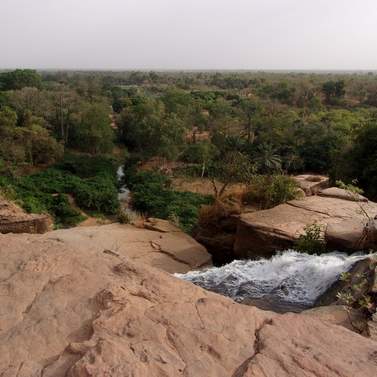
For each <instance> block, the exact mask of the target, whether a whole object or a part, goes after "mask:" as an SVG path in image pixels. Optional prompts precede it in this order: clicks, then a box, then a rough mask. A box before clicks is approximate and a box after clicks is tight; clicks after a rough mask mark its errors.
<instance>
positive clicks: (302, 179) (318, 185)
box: [293, 174, 330, 196]
mask: <svg viewBox="0 0 377 377" xmlns="http://www.w3.org/2000/svg"><path fill="white" fill-rule="evenodd" d="M293 179H294V180H295V181H296V182H297V184H298V185H299V187H300V188H301V189H302V190H303V191H304V192H305V194H306V195H308V196H310V195H316V194H317V193H318V192H319V191H321V190H323V189H326V188H328V187H329V184H330V181H329V178H328V177H325V176H322V175H310V174H303V175H298V176H295V177H293Z"/></svg>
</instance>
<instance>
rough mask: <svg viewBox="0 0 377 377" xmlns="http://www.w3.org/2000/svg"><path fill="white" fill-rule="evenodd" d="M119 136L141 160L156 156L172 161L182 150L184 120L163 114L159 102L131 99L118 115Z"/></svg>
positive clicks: (160, 102)
mask: <svg viewBox="0 0 377 377" xmlns="http://www.w3.org/2000/svg"><path fill="white" fill-rule="evenodd" d="M119 133H120V138H121V140H122V141H123V142H124V143H125V145H126V146H127V148H129V150H131V151H134V152H138V153H141V154H143V156H144V157H151V156H156V155H158V156H160V157H166V158H169V159H175V158H177V157H178V155H179V153H180V152H181V150H182V149H183V145H184V134H185V127H184V121H183V120H182V119H181V118H180V117H179V116H178V115H177V114H176V113H174V112H172V113H170V112H167V111H166V108H165V106H164V104H163V103H162V101H160V100H159V99H155V98H147V97H141V96H138V97H134V98H131V99H129V100H128V105H127V106H126V108H125V109H124V111H123V112H122V114H121V120H120V127H119Z"/></svg>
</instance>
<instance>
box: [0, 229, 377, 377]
mask: <svg viewBox="0 0 377 377" xmlns="http://www.w3.org/2000/svg"><path fill="white" fill-rule="evenodd" d="M93 231H94V230H92V233H91V234H92V236H93V237H94V238H95V234H94V233H93ZM138 236H139V237H136V235H133V237H134V238H133V240H132V242H131V243H129V244H126V246H125V247H124V248H122V249H121V248H119V250H118V251H117V252H115V251H112V253H111V252H104V251H103V250H101V248H100V247H97V248H96V247H95V246H94V244H93V243H89V244H88V247H87V248H85V247H84V246H83V245H82V246H81V247H80V248H79V249H77V248H76V246H77V245H78V242H79V239H80V235H78V234H77V233H74V234H73V235H72V237H71V236H68V235H67V234H66V233H63V234H60V235H59V234H55V237H45V236H38V235H25V234H23V235H0V255H1V260H2V261H3V263H1V264H0V292H1V294H0V304H1V305H0V318H1V328H0V334H1V336H0V375H1V376H3V377H13V376H17V377H37V376H38V377H39V376H43V377H63V376H65V377H83V376H86V377H89V376H93V377H100V376H109V377H127V376H128V377H131V376H133V377H145V376H148V377H179V376H185V377H229V376H233V377H241V376H243V377H247V376H248V377H262V376H264V377H266V376H267V377H273V376H279V377H302V376H316V377H349V376H360V377H361V376H362V377H375V375H376V369H377V352H376V343H375V342H374V341H372V340H370V339H367V338H364V337H361V336H359V335H357V334H355V333H353V332H351V331H349V330H347V329H345V328H342V327H340V326H334V325H332V324H329V323H326V322H323V321H320V320H318V319H316V318H313V317H312V316H302V315H296V314H285V315H278V314H274V313H271V312H265V311H261V310H259V309H256V308H253V307H249V306H246V305H240V304H237V303H235V302H233V301H232V300H230V299H228V298H225V297H222V296H219V295H216V294H214V293H209V292H206V291H204V290H203V289H201V288H199V287H196V286H194V285H192V284H191V283H188V282H185V281H181V280H178V279H176V278H174V277H173V276H171V275H169V274H167V273H165V272H163V271H159V270H157V269H154V268H152V267H150V266H147V265H146V264H141V263H139V262H136V261H132V259H140V258H137V255H138V254H140V249H139V250H138V252H137V253H136V252H135V251H133V249H134V248H137V247H138V246H137V245H138V243H137V242H136V241H137V240H140V241H142V242H143V236H142V235H141V234H138ZM117 237H118V236H115V239H116V238H117ZM75 238H77V239H76V240H75ZM68 239H70V240H71V241H70V242H68ZM97 241H98V242H103V241H104V239H103V237H100V238H98V239H97ZM75 245H76V246H75ZM128 253H129V254H128ZM144 261H145V260H144Z"/></svg>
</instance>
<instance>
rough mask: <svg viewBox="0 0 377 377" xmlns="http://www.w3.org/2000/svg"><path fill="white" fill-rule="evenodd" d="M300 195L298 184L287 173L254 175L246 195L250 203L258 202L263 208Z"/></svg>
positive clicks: (245, 198) (247, 201)
mask: <svg viewBox="0 0 377 377" xmlns="http://www.w3.org/2000/svg"><path fill="white" fill-rule="evenodd" d="M298 196H299V191H298V185H297V183H296V182H295V181H294V180H293V179H292V178H291V177H288V176H286V175H273V176H267V175H258V176H254V178H253V180H252V183H251V184H250V185H249V187H248V189H247V192H246V194H245V197H244V201H245V202H246V203H248V204H256V203H257V204H258V205H259V206H260V207H261V208H263V209H265V208H271V207H274V206H277V205H279V204H282V203H285V202H287V201H289V200H293V199H296V198H297V197H298Z"/></svg>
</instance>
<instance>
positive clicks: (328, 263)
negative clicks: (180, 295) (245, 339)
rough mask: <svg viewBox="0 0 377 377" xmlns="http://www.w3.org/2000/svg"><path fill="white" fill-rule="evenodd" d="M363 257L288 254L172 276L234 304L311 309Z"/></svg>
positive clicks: (236, 262) (289, 252)
mask: <svg viewBox="0 0 377 377" xmlns="http://www.w3.org/2000/svg"><path fill="white" fill-rule="evenodd" d="M365 257H366V256H365V255H351V256H349V255H347V254H343V253H338V252H334V253H328V254H322V255H309V254H304V253H298V252H296V251H293V250H287V251H284V252H281V253H279V254H277V255H275V256H274V257H272V258H271V259H260V260H237V261H234V262H232V263H230V264H227V265H225V266H223V267H218V268H217V267H214V268H210V269H207V270H204V271H191V272H188V273H187V274H176V275H175V276H177V277H179V278H181V279H184V280H187V281H191V282H193V283H194V284H197V285H199V286H201V287H203V288H205V289H208V290H211V291H214V292H217V293H221V294H223V295H225V296H229V297H231V298H233V299H234V300H236V301H242V300H243V299H245V298H248V299H250V298H251V299H260V298H263V297H269V298H273V299H275V300H278V301H280V302H287V303H292V304H297V305H303V306H310V305H312V304H313V303H314V301H315V300H316V298H317V297H318V296H320V295H321V294H322V293H323V292H324V291H325V290H326V289H327V288H328V287H329V286H330V285H331V284H332V283H333V282H334V281H336V280H337V279H338V278H339V276H340V274H341V273H342V272H345V271H348V270H349V269H350V268H351V267H352V265H353V264H354V263H355V262H357V261H359V260H362V259H364V258H365Z"/></svg>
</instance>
